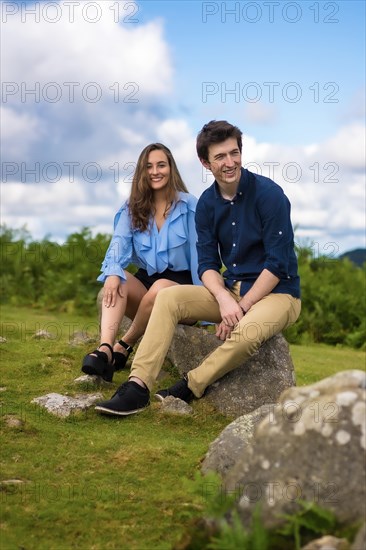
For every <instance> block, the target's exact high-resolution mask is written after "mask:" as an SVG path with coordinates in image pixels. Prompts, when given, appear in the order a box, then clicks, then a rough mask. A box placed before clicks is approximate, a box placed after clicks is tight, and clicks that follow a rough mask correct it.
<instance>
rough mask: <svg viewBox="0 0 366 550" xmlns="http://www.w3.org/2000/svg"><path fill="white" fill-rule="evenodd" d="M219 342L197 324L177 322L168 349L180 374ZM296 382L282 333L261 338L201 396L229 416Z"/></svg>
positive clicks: (274, 396) (270, 399)
mask: <svg viewBox="0 0 366 550" xmlns="http://www.w3.org/2000/svg"><path fill="white" fill-rule="evenodd" d="M221 344H222V342H221V341H220V340H218V339H217V338H216V336H215V335H214V334H210V333H209V332H207V330H205V329H203V328H200V327H188V326H184V325H178V327H177V329H176V331H175V335H174V338H173V340H172V343H171V346H170V350H169V353H168V357H169V359H170V360H171V361H172V363H173V364H174V365H175V366H176V367H177V368H178V370H179V372H180V373H181V374H184V373H186V372H188V371H190V370H192V369H194V368H195V367H197V366H198V365H199V364H200V363H201V362H202V361H203V359H204V358H205V357H206V356H207V355H208V354H209V353H211V352H212V351H214V350H215V349H216V348H217V347H218V346H220V345H221ZM295 383H296V379H295V372H294V365H293V363H292V360H291V356H290V352H289V347H288V344H287V342H286V340H285V338H284V337H283V336H282V334H278V335H276V336H274V337H273V338H270V339H269V340H267V342H265V343H264V344H263V345H262V346H261V347H260V348H259V350H258V351H257V352H256V353H255V354H254V355H253V356H252V357H251V358H250V359H249V360H248V361H246V362H245V363H243V364H242V365H240V366H239V367H237V368H236V369H234V370H233V371H231V372H229V373H228V374H226V375H225V376H223V377H222V378H220V380H218V381H217V382H215V383H214V384H212V385H211V386H210V387H209V388H208V389H207V391H206V394H205V397H206V398H207V399H208V400H209V401H210V402H211V403H212V404H213V405H214V407H215V408H216V409H217V410H218V411H220V412H221V413H223V414H226V415H229V416H234V417H238V416H242V415H244V414H247V413H249V412H252V411H254V410H255V409H258V408H259V407H260V406H262V405H264V404H265V403H275V402H276V401H277V400H278V398H279V396H280V395H281V393H282V392H283V390H285V389H287V388H289V387H291V386H293V385H294V384H295Z"/></svg>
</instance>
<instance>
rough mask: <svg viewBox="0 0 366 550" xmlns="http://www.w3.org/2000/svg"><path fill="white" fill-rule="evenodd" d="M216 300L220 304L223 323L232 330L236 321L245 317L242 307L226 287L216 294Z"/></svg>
mask: <svg viewBox="0 0 366 550" xmlns="http://www.w3.org/2000/svg"><path fill="white" fill-rule="evenodd" d="M216 300H217V303H218V304H219V308H220V313H221V319H222V323H224V324H225V325H226V326H227V327H228V328H231V330H232V329H233V328H234V326H235V325H236V323H238V322H239V321H240V319H242V318H243V317H244V312H243V310H242V308H241V307H240V305H239V304H238V302H237V301H236V300H235V299H234V298H233V297H232V296H231V295H230V294H229V293H228V291H227V290H224V289H223V290H222V292H220V293H219V294H217V295H216Z"/></svg>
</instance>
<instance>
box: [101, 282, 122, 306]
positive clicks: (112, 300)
mask: <svg viewBox="0 0 366 550" xmlns="http://www.w3.org/2000/svg"><path fill="white" fill-rule="evenodd" d="M117 294H119V295H120V296H121V298H123V284H122V283H121V279H120V278H119V277H118V275H109V277H107V278H106V281H105V283H104V294H103V302H104V305H105V306H106V307H110V306H112V307H114V306H115V305H116V301H117Z"/></svg>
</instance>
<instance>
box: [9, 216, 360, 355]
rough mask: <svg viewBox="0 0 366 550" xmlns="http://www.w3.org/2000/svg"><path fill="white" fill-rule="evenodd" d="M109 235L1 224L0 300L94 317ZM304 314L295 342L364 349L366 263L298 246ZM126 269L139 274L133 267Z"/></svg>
mask: <svg viewBox="0 0 366 550" xmlns="http://www.w3.org/2000/svg"><path fill="white" fill-rule="evenodd" d="M109 241H110V235H105V234H100V233H98V234H97V235H94V236H93V235H92V232H91V229H90V228H87V227H84V228H82V229H81V230H80V232H79V233H72V234H71V235H69V236H68V237H67V239H66V241H65V242H64V243H63V244H58V243H57V242H54V241H52V240H50V239H49V238H47V237H45V238H44V239H43V240H42V241H34V240H33V239H32V236H31V234H30V233H29V232H28V231H27V229H25V228H22V229H11V228H8V227H7V226H5V225H2V226H1V227H0V254H1V262H0V288H1V303H2V304H10V305H14V306H31V307H34V308H44V309H47V310H54V311H66V312H69V313H73V312H78V313H81V314H83V315H87V316H95V315H96V296H97V293H98V291H99V289H100V288H101V284H100V283H98V282H97V281H96V277H97V276H98V274H99V271H100V266H101V263H102V261H103V258H104V255H105V252H106V250H107V247H108V244H109ZM297 256H298V261H299V272H300V277H301V293H302V311H301V315H300V318H299V319H298V321H297V322H296V324H295V325H293V326H292V327H290V328H289V329H287V331H286V338H287V339H288V341H290V342H291V343H300V344H301V343H312V342H323V343H327V344H333V345H335V344H342V345H346V346H351V347H354V348H362V349H366V318H365V315H364V311H365V281H366V277H365V275H366V263H364V264H363V266H362V267H359V266H357V265H355V264H354V263H352V262H351V261H350V260H349V259H348V258H342V259H336V258H330V257H327V256H322V255H319V256H317V257H315V255H314V250H313V249H312V247H311V246H307V245H303V246H297ZM128 269H129V271H131V272H132V273H133V272H134V267H133V266H130V267H129V268H128Z"/></svg>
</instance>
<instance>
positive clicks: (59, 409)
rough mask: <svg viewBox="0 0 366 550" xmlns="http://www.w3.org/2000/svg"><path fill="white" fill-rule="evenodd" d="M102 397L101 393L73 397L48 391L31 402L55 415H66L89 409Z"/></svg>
mask: <svg viewBox="0 0 366 550" xmlns="http://www.w3.org/2000/svg"><path fill="white" fill-rule="evenodd" d="M102 399H103V395H102V394H101V393H95V394H84V395H76V396H75V397H69V396H67V395H61V394H60V393H48V394H47V395H43V396H41V397H35V398H34V399H32V401H31V403H35V404H36V405H39V406H40V407H43V408H45V409H46V410H47V411H48V412H50V413H51V414H54V415H55V416H60V417H67V416H70V414H72V413H75V412H82V411H86V410H88V409H90V407H92V406H93V405H94V404H95V403H97V402H98V401H101V400H102Z"/></svg>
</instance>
